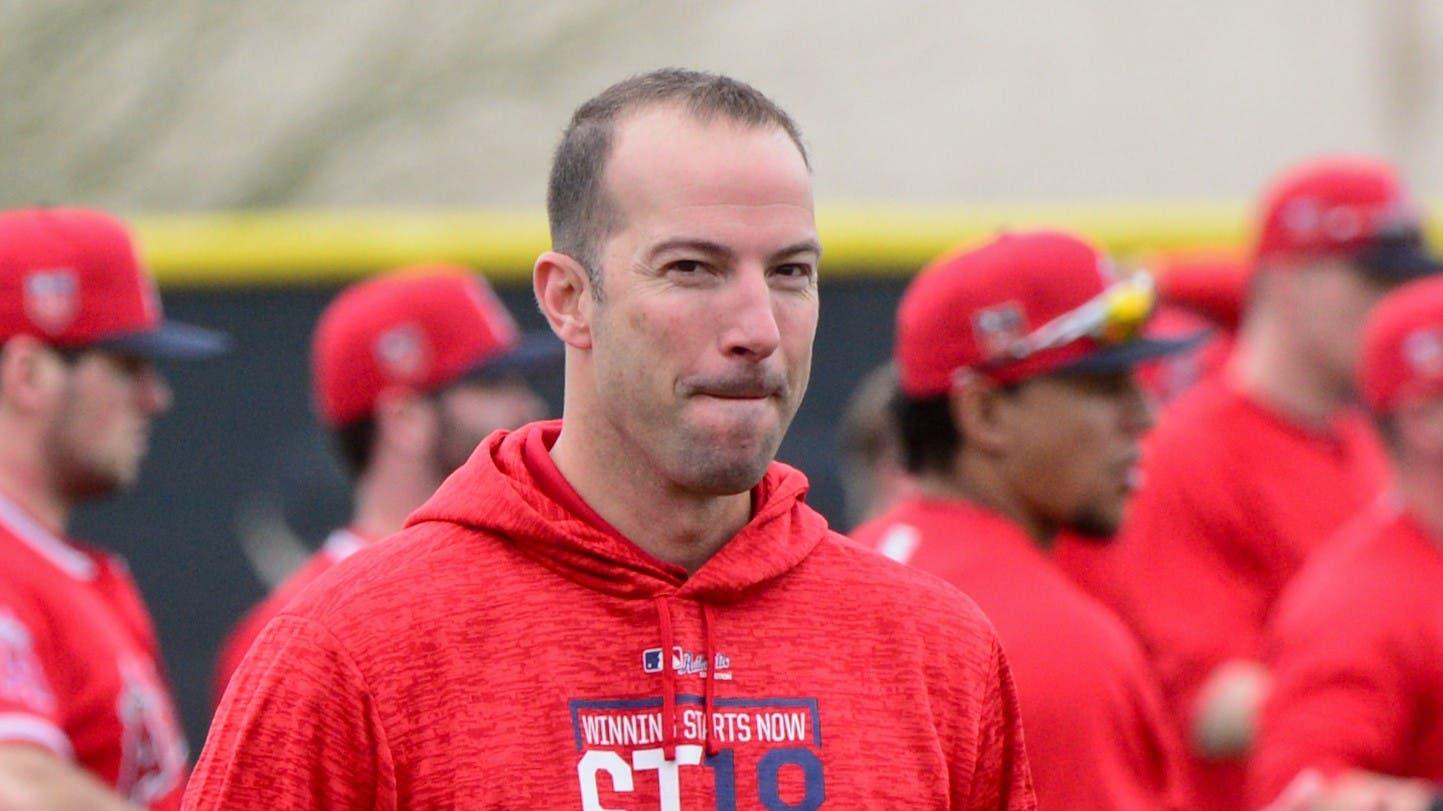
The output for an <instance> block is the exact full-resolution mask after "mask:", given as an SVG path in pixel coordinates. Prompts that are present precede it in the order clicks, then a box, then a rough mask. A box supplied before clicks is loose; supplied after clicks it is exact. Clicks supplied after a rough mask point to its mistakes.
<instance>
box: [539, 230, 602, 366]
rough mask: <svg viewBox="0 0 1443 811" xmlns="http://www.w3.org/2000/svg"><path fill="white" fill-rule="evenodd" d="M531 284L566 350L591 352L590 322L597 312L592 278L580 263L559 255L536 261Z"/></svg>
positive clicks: (541, 257) (543, 257) (553, 329)
mask: <svg viewBox="0 0 1443 811" xmlns="http://www.w3.org/2000/svg"><path fill="white" fill-rule="evenodd" d="M531 284H532V287H533V289H534V291H535V293H536V303H537V305H538V306H539V307H540V308H541V313H542V315H545V316H546V320H547V322H548V323H550V324H551V331H552V332H554V333H556V337H558V338H560V339H561V340H562V342H563V343H565V344H566V345H567V346H571V347H575V348H577V349H590V348H591V318H592V314H593V313H594V312H595V309H596V297H595V296H594V295H592V290H591V276H590V274H588V273H587V272H586V268H584V267H582V266H581V263H580V262H578V261H576V260H575V259H573V258H571V257H570V256H567V255H566V254H564V253H557V252H556V251H547V252H546V253H543V254H541V256H539V257H537V259H536V266H535V268H534V269H533V270H532V273H531Z"/></svg>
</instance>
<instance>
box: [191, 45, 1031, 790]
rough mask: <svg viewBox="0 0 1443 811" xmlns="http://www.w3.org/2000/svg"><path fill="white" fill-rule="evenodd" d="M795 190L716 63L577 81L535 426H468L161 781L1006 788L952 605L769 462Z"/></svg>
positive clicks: (983, 631) (798, 305)
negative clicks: (547, 394) (444, 466)
mask: <svg viewBox="0 0 1443 811" xmlns="http://www.w3.org/2000/svg"><path fill="white" fill-rule="evenodd" d="M811 189H812V184H811V176H810V170H809V168H808V165H807V162H806V156H805V152H804V151H803V149H802V148H801V140H800V137H799V136H798V133H797V130H796V128H795V125H794V124H793V123H792V121H791V119H790V118H789V117H788V116H787V115H786V114H785V113H784V112H783V111H782V110H781V109H780V108H778V107H777V106H776V105H775V104H773V103H772V102H771V101H770V100H768V99H767V98H766V97H765V96H763V95H761V94H760V93H758V92H757V91H756V90H754V89H752V88H751V87H748V86H747V85H744V84H742V83H740V82H737V81H734V80H731V79H728V78H725V77H721V76H715V75H711V74H705V73H697V72H693V71H683V70H665V71H657V72H654V73H649V74H645V75H642V76H638V77H635V78H632V79H628V80H626V81H624V82H621V83H619V84H617V85H614V86H612V87H611V88H609V89H607V90H606V91H604V92H603V93H602V94H601V95H599V96H597V97H596V98H594V99H592V100H591V101H588V102H587V103H586V104H584V105H582V106H581V107H580V108H579V109H578V110H577V112H576V114H575V116H574V117H573V119H572V122H571V125H570V126H569V127H568V129H567V131H566V133H565V135H564V136H563V139H562V143H561V145H560V146H559V147H558V149H557V154H556V160H555V164H554V167H553V172H552V182H551V188H550V192H549V199H548V209H549V214H550V218H551V227H552V241H553V245H554V250H552V251H548V252H546V253H544V254H542V255H541V257H540V258H538V260H537V262H536V268H535V290H536V295H537V299H538V301H539V302H540V305H541V308H542V310H543V312H544V313H545V314H546V316H547V318H548V319H549V320H550V323H551V326H552V329H553V330H554V331H555V332H556V333H557V334H558V335H559V336H560V337H561V338H562V340H563V342H564V343H565V344H566V393H565V403H564V419H563V420H562V421H561V422H555V423H539V424H532V425H530V426H527V427H526V428H523V429H521V430H518V431H515V432H512V433H498V434H495V435H493V436H492V437H490V438H489V439H488V440H487V441H486V442H485V443H483V445H482V446H481V448H480V449H479V450H478V451H477V453H476V454H475V455H474V456H473V457H472V459H471V461H470V462H468V463H467V464H466V465H465V466H464V467H462V468H461V469H460V470H459V471H457V473H456V474H455V475H453V476H452V477H451V478H450V479H448V480H447V482H446V483H445V484H444V485H443V486H442V487H441V490H440V491H439V492H438V493H437V494H436V496H435V497H434V498H433V499H431V500H430V501H429V502H428V503H427V504H426V505H425V506H423V507H422V508H421V509H420V510H419V511H418V512H417V514H416V515H415V516H414V517H413V518H412V519H411V521H410V525H409V527H408V528H407V529H406V530H405V531H404V532H402V533H401V534H400V535H399V536H397V537H395V538H393V539H392V540H390V541H387V542H386V543H384V544H380V545H377V546H375V547H372V548H370V549H367V550H365V551H363V552H361V553H360V554H357V555H356V556H354V557H353V558H351V559H350V560H348V561H346V562H345V563H344V564H342V565H340V566H338V567H337V568H336V569H334V570H333V571H332V572H330V573H329V574H328V575H326V576H325V577H323V578H322V579H321V580H320V581H318V582H317V583H316V584H315V585H314V586H312V587H311V588H310V589H308V590H307V592H306V593H305V594H303V595H302V596H301V597H300V598H299V599H298V600H297V601H296V602H294V603H292V605H291V606H290V608H288V609H287V610H285V611H283V612H282V613H281V615H280V616H278V617H277V618H276V619H275V620H273V621H272V622H271V623H270V625H269V626H268V627H267V629H266V630H265V631H264V632H263V633H262V634H261V637H260V639H258V640H257V642H256V645H255V647H254V648H253V650H252V653H251V655H250V656H249V657H247V659H246V662H245V663H244V664H243V665H242V666H241V668H240V670H239V671H238V673H237V674H236V677H235V681H234V682H233V684H232V687H231V689H230V690H229V691H228V693H227V695H226V698H225V700H224V701H223V702H222V704H221V707H220V711H219V713H218V715H217V717H216V720H215V723H214V725H213V727H212V732H211V737H210V740H209V741H208V742H207V745H206V749H205V753H204V754H203V755H202V757H201V762H200V764H199V766H198V767H197V773H196V775H195V778H194V780H193V781H192V783H191V788H190V790H189V791H188V793H187V796H186V806H187V807H188V808H192V809H212V808H294V807H311V808H320V807H326V808H356V807H360V808H381V809H401V808H405V809H433V808H475V809H483V808H497V809H499V808H582V809H586V810H587V811H600V810H601V809H682V808H688V809H701V808H706V809H711V808H716V809H738V808H761V809H783V808H789V809H815V808H820V807H822V804H823V803H824V802H825V803H826V804H827V807H835V808H909V809H912V808H929V809H1028V808H1034V807H1035V801H1034V799H1033V794H1032V787H1031V782H1030V778H1029V776H1028V770H1027V765H1026V757H1025V754H1024V752H1023V748H1022V739H1021V730H1020V727H1019V723H1018V718H1017V705H1016V696H1015V694H1014V690H1013V687H1012V682H1011V677H1010V675H1009V671H1008V668H1007V664H1006V660H1005V658H1004V657H1003V654H1002V650H1001V647H1000V645H999V643H998V641H997V639H996V636H995V634H994V633H993V631H992V629H991V626H990V625H989V624H988V623H987V621H986V619H985V618H984V617H983V616H982V615H981V613H980V611H979V610H978V609H977V608H976V606H975V605H974V604H972V603H971V602H970V601H969V600H968V599H967V598H966V597H964V596H963V595H961V594H960V593H958V592H956V591H955V590H953V589H951V588H949V587H947V586H946V585H945V584H942V583H940V582H939V581H936V580H933V579H931V578H927V577H925V576H922V575H920V574H916V573H912V572H909V571H908V570H906V569H904V568H903V567H899V566H897V565H896V564H893V563H891V562H889V561H886V560H883V559H881V558H879V557H877V556H874V555H871V554H870V553H868V552H866V551H864V550H862V549H860V548H859V547H857V546H856V545H854V544H852V543H850V542H848V541H846V540H844V539H842V538H841V537H839V536H837V535H835V534H833V533H831V532H829V531H828V529H827V527H826V523H825V521H824V520H823V519H822V518H821V516H819V515H818V514H817V513H816V512H814V511H812V510H811V509H810V508H809V507H807V506H806V504H805V502H804V501H803V496H804V494H805V493H806V490H807V482H806V479H805V478H804V477H803V476H802V475H801V474H800V473H798V472H797V471H795V470H793V469H791V468H789V467H787V466H785V465H782V464H779V463H776V462H774V461H773V456H774V454H775V453H776V450H777V447H778V444H779V443H780V441H781V439H782V435H783V433H784V432H785V430H786V427H787V425H788V423H789V422H790V420H791V418H792V415H793V414H794V412H795V410H796V407H797V405H798V404H799V402H800V401H801V398H802V393H803V391H804V390H805V388H806V384H807V376H808V372H809V369H810V361H811V347H812V339H813V335H814V331H815V327H816V323H817V314H818V300H817V265H818V259H819V254H820V247H819V245H818V243H817V237H816V230H815V226H814V221H813V214H812V191H811Z"/></svg>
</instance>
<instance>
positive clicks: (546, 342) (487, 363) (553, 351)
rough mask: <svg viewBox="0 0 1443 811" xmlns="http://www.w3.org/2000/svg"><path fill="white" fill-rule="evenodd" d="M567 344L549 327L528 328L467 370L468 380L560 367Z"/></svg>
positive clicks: (533, 372) (537, 371)
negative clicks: (517, 340)
mask: <svg viewBox="0 0 1443 811" xmlns="http://www.w3.org/2000/svg"><path fill="white" fill-rule="evenodd" d="M565 356H566V347H565V345H564V344H562V343H561V340H560V339H559V338H557V337H556V335H555V334H553V333H551V332H549V331H537V332H528V333H526V334H525V335H522V336H521V342H520V343H518V344H517V345H516V346H514V347H512V348H511V349H510V350H508V351H506V352H503V353H502V354H500V355H495V356H493V357H490V358H487V359H486V360H484V361H482V362H481V363H480V365H478V366H477V367H476V368H474V369H472V370H471V371H470V372H468V373H467V374H466V375H465V377H466V379H468V380H495V379H497V378H502V377H525V376H527V375H534V374H545V373H547V372H554V371H557V370H559V369H560V368H561V361H562V358H564V357H565Z"/></svg>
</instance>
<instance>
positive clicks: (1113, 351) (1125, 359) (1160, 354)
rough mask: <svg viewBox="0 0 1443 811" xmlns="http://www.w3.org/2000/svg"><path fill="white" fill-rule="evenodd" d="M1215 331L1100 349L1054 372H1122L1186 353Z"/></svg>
mask: <svg viewBox="0 0 1443 811" xmlns="http://www.w3.org/2000/svg"><path fill="white" fill-rule="evenodd" d="M1212 335H1213V331H1212V330H1203V331H1201V332H1197V333H1194V334H1192V335H1188V336H1186V337H1183V338H1141V339H1139V340H1136V341H1129V342H1127V343H1125V344H1119V345H1117V346H1110V347H1107V348H1105V349H1100V350H1098V351H1097V352H1094V353H1092V354H1091V355H1088V356H1087V357H1085V358H1082V359H1081V360H1078V361H1074V362H1072V363H1069V364H1067V365H1066V366H1063V367H1062V368H1060V369H1056V370H1054V371H1053V374H1058V375H1088V374H1106V373H1108V372H1122V371H1126V370H1128V369H1131V368H1133V367H1134V366H1137V365H1138V364H1139V363H1146V362H1147V361H1150V360H1157V359H1159V358H1164V357H1167V356H1168V355H1172V354H1176V353H1178V352H1186V351H1187V350H1189V349H1192V348H1193V347H1196V346H1198V345H1199V344H1201V343H1202V342H1203V341H1206V340H1207V339H1208V338H1210V337H1212Z"/></svg>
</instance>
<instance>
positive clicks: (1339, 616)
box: [1248, 590, 1418, 806]
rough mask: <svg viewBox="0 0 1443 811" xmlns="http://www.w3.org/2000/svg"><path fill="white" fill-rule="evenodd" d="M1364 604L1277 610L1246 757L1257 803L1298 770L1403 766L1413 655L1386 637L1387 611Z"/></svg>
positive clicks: (1317, 603)
mask: <svg viewBox="0 0 1443 811" xmlns="http://www.w3.org/2000/svg"><path fill="white" fill-rule="evenodd" d="M1330 591H1334V590H1330ZM1315 596H1316V595H1315ZM1366 602H1367V601H1366V600H1364V601H1359V600H1356V599H1347V598H1346V597H1342V596H1339V595H1337V594H1336V593H1328V594H1323V595H1321V599H1318V600H1313V601H1309V602H1306V603H1301V602H1300V603H1296V604H1294V603H1288V602H1286V601H1285V604H1284V605H1283V606H1282V607H1281V608H1280V611H1279V617H1278V622H1277V623H1275V625H1274V628H1273V629H1272V633H1271V637H1272V642H1271V643H1270V644H1269V656H1268V659H1269V664H1270V666H1271V668H1272V672H1273V687H1272V690H1271V692H1270V694H1269V696H1268V698H1267V701H1266V703H1265V704H1264V705H1263V709H1262V712H1261V713H1260V715H1259V724H1258V740H1257V744H1256V746H1255V747H1254V750H1253V753H1252V756H1251V758H1250V760H1249V773H1248V778H1249V791H1250V794H1251V796H1252V798H1253V800H1254V801H1255V804H1256V805H1259V806H1260V805H1263V804H1264V803H1267V802H1269V801H1271V800H1272V799H1273V798H1274V797H1277V796H1278V795H1279V794H1280V793H1282V792H1283V790H1284V788H1285V787H1287V786H1289V785H1291V784H1292V783H1293V782H1294V781H1296V779H1297V778H1298V775H1300V774H1307V773H1316V774H1320V775H1322V776H1323V777H1324V778H1326V779H1327V780H1328V781H1330V782H1331V781H1333V780H1334V779H1335V778H1336V777H1337V776H1338V775H1344V774H1349V773H1355V772H1359V773H1361V772H1377V773H1387V772H1393V773H1397V772H1399V771H1401V770H1402V769H1403V768H1405V767H1406V764H1404V763H1402V762H1400V759H1399V753H1401V752H1403V751H1405V750H1406V748H1407V747H1406V744H1405V738H1406V735H1407V734H1408V731H1409V730H1411V729H1412V728H1413V727H1414V718H1415V717H1416V716H1415V715H1414V713H1415V712H1416V707H1415V703H1414V702H1415V698H1414V696H1413V691H1412V690H1411V689H1410V687H1409V684H1408V677H1407V675H1406V662H1407V661H1408V660H1410V659H1412V658H1414V657H1416V656H1418V654H1417V652H1416V651H1415V652H1412V653H1410V652H1408V651H1407V650H1406V649H1405V646H1404V645H1403V644H1402V643H1401V642H1399V641H1395V640H1392V639H1390V638H1389V635H1388V633H1387V631H1386V628H1387V627H1388V626H1387V620H1386V618H1384V617H1382V616H1380V615H1379V614H1378V613H1377V612H1375V611H1370V610H1369V607H1368V606H1367V605H1366V604H1365V603H1366Z"/></svg>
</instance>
